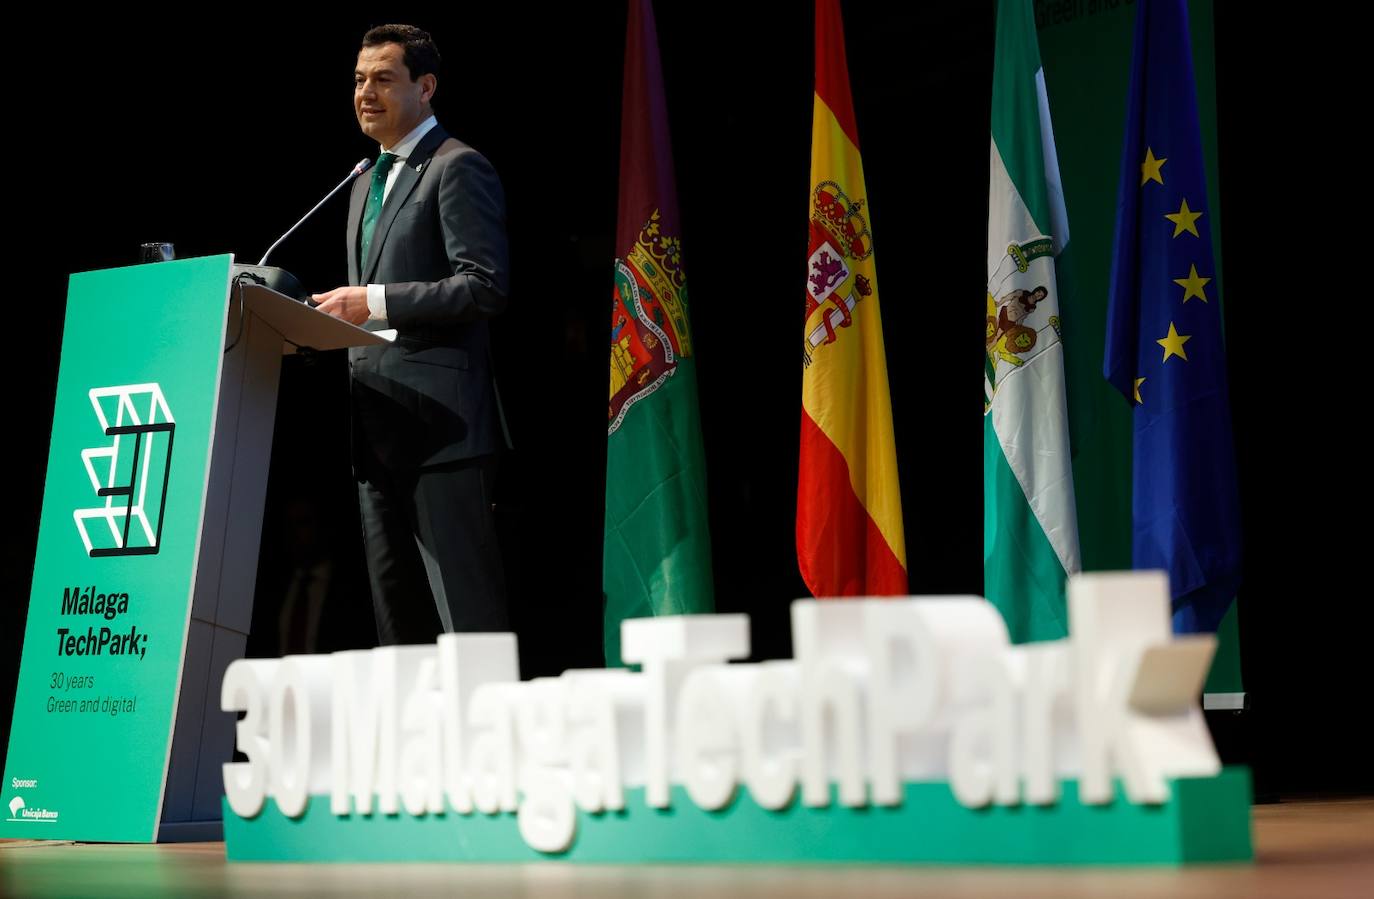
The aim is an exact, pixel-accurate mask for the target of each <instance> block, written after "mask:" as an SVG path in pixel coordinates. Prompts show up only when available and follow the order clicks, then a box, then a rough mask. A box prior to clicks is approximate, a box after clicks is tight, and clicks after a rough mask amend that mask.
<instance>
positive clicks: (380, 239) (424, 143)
mask: <svg viewBox="0 0 1374 899" xmlns="http://www.w3.org/2000/svg"><path fill="white" fill-rule="evenodd" d="M446 140H448V133H447V132H445V131H444V129H443V128H441V127H439V126H438V125H435V126H434V127H433V128H431V129H429V131H428V133H426V134H425V136H424V137H423V138H421V139H420V143H419V144H417V145H416V147H415V151H414V152H413V153H411V154H410V157H409V158H408V159H406V161H405V163H404V164H403V165H402V166H401V170H400V172H398V173H397V175H396V181H395V182H394V183H393V184H392V185H391V192H390V193H388V194H387V197H386V204H385V205H384V206H382V215H381V218H379V219H377V229H376V230H375V231H373V232H372V243H371V245H370V246H369V247H368V254H367V257H368V258H367V259H366V260H364V262H363V270H362V277H360V278H359V279H358V283H359V284H367V283H368V282H369V281H370V279H371V278H372V276H373V275H374V274H375V273H376V271H377V260H378V259H379V258H380V257H381V253H382V245H383V244H385V243H386V235H387V232H388V231H390V230H391V223H392V222H394V221H395V220H396V213H398V212H400V211H401V207H402V206H404V205H405V204H406V199H407V198H408V197H409V196H410V193H411V191H413V190H414V189H415V185H416V184H418V183H420V173H421V172H422V171H423V170H424V167H425V165H426V164H427V163H428V162H429V160H430V157H431V156H433V155H434V151H435V150H437V149H439V145H440V144H442V143H443V142H444V141H446ZM364 200H366V194H364ZM361 218H362V215H361V212H360V213H359V220H360V221H361Z"/></svg>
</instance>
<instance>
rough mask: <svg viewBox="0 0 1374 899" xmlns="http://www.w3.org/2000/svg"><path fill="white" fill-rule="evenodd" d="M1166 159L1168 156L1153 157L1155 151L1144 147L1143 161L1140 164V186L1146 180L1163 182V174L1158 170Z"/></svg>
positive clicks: (1142, 185) (1167, 159)
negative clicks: (1161, 157)
mask: <svg viewBox="0 0 1374 899" xmlns="http://www.w3.org/2000/svg"><path fill="white" fill-rule="evenodd" d="M1168 161H1169V158H1168V157H1167V156H1166V157H1165V158H1163V159H1155V151H1154V150H1153V149H1152V148H1150V147H1146V148H1145V161H1144V162H1142V163H1141V164H1140V186H1141V187H1144V186H1145V182H1146V181H1158V182H1159V183H1160V184H1163V183H1164V176H1163V175H1161V174H1160V172H1159V170H1160V169H1161V168H1163V167H1164V163H1166V162H1168Z"/></svg>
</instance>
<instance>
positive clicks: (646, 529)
mask: <svg viewBox="0 0 1374 899" xmlns="http://www.w3.org/2000/svg"><path fill="white" fill-rule="evenodd" d="M622 116H623V119H622V123H621V136H620V214H619V220H618V221H619V224H618V226H617V228H616V244H615V247H616V254H617V259H616V260H615V291H614V298H613V302H612V308H611V384H610V404H609V406H608V408H607V434H608V439H607V445H606V541H605V549H604V555H603V569H602V589H603V590H604V591H605V600H606V618H605V626H606V632H605V638H606V661H607V664H610V665H619V664H621V659H620V622H621V621H622V620H623V619H626V618H643V617H648V616H651V615H680V614H683V613H686V612H709V611H711V609H712V588H711V540H710V532H709V530H708V526H707V521H706V462H705V459H704V457H703V454H702V447H701V422H700V418H699V415H698V411H697V382H696V363H695V359H694V358H693V354H694V351H693V348H692V329H691V326H690V322H689V320H688V311H687V281H686V273H685V271H684V269H683V264H682V228H681V225H680V224H679V220H678V209H677V191H676V189H675V188H674V186H673V157H672V149H671V146H670V144H669V141H668V112H667V106H666V104H665V103H664V99H663V73H662V70H661V67H660V65H659V58H658V40H657V35H656V32H655V28H654V13H653V7H652V6H651V5H650V2H649V0H630V13H629V26H628V29H627V33H626V39H625V93H624V111H623V113H622Z"/></svg>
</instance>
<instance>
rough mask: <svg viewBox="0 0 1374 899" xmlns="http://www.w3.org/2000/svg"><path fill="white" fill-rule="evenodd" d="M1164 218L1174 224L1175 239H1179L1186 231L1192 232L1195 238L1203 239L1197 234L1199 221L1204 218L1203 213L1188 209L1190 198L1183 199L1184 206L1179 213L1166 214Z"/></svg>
mask: <svg viewBox="0 0 1374 899" xmlns="http://www.w3.org/2000/svg"><path fill="white" fill-rule="evenodd" d="M1164 217H1165V218H1166V219H1168V220H1169V221H1171V222H1173V223H1174V237H1178V236H1179V235H1180V234H1182V233H1183V232H1184V231H1188V232H1191V233H1192V235H1193V236H1194V237H1201V236H1202V235H1201V234H1199V233H1197V220H1198V219H1200V218H1202V213H1200V212H1194V211H1193V210H1191V209H1189V208H1188V198H1187V197H1184V198H1183V205H1182V206H1180V207H1179V210H1178V212H1171V213H1165V215H1164Z"/></svg>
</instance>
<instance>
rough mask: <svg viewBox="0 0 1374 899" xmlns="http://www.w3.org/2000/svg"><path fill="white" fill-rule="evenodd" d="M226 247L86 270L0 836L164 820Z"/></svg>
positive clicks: (206, 458)
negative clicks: (218, 252) (217, 252)
mask: <svg viewBox="0 0 1374 899" xmlns="http://www.w3.org/2000/svg"><path fill="white" fill-rule="evenodd" d="M231 262H232V257H230V256H213V257H206V258H202V259H190V260H184V261H180V262H165V263H159V264H155V265H141V266H134V267H130V268H120V269H110V270H107V271H97V272H85V273H82V274H77V275H73V276H72V277H71V282H70V285H69V289H68V294H67V316H66V325H65V330H64V336H63V343H62V363H61V370H60V372H59V375H58V382H57V399H56V407H55V409H54V413H53V424H52V443H51V446H50V448H49V451H48V469H47V472H48V473H47V481H46V485H45V487H44V491H43V513H42V519H41V522H40V525H39V531H38V553H37V557H36V559H35V561H34V572H33V586H32V592H31V593H30V596H29V618H28V625H27V628H26V630H25V632H24V656H23V661H22V664H21V666H20V671H19V687H18V691H17V693H16V696H15V704H14V718H13V725H12V728H11V732H10V745H9V756H8V759H7V762H6V768H5V778H4V781H3V784H0V838H21V839H25V838H26V839H69V840H100V841H145V840H152V839H154V838H155V836H156V833H157V825H158V818H159V814H160V811H161V805H162V794H163V787H164V783H165V778H166V772H167V761H168V752H169V748H170V743H171V734H172V724H173V720H174V714H175V710H176V702H177V690H178V682H179V680H180V675H181V666H182V656H183V651H184V649H185V644H186V632H187V626H188V622H189V620H190V611H191V595H192V588H193V586H194V581H195V570H196V559H197V556H198V550H199V543H200V532H201V516H202V510H203V507H204V502H205V493H206V485H207V479H208V475H209V465H210V446H211V435H212V432H213V428H214V416H215V406H216V398H217V395H218V389H219V371H220V360H221V358H222V356H223V347H224V340H225V330H226V321H227V316H226V313H227V310H228V302H229V267H230V264H231Z"/></svg>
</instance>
